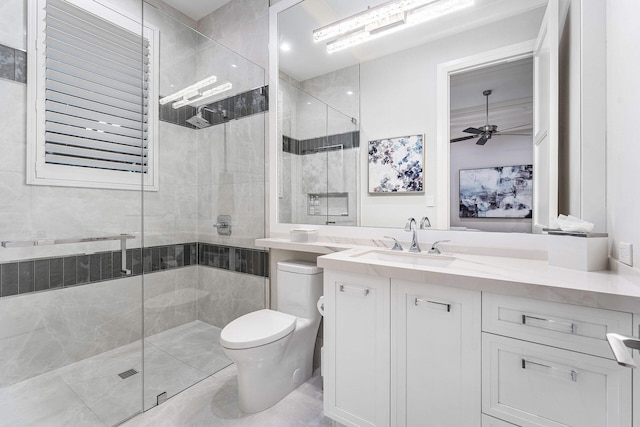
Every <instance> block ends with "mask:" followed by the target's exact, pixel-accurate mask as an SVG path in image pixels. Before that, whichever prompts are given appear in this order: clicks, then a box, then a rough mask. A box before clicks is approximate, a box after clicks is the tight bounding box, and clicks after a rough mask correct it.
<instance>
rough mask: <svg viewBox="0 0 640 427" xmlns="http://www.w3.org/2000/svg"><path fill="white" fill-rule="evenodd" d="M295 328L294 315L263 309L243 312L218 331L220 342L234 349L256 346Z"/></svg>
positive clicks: (279, 337)
mask: <svg viewBox="0 0 640 427" xmlns="http://www.w3.org/2000/svg"><path fill="white" fill-rule="evenodd" d="M295 328H296V317H295V316H291V315H290V314H286V313H281V312H279V311H274V310H269V309H263V310H258V311H254V312H252V313H249V314H245V315H244V316H241V317H239V318H237V319H236V320H234V321H232V322H231V323H229V324H228V325H227V326H225V327H224V328H223V329H222V332H221V333H220V343H221V344H222V346H223V347H225V348H229V349H236V350H239V349H243V348H251V347H258V346H261V345H265V344H269V343H272V342H274V341H277V340H279V339H281V338H283V337H285V336H287V335H288V334H290V333H291V332H292V331H293V330H294V329H295Z"/></svg>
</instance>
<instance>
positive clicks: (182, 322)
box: [139, 3, 268, 410]
mask: <svg viewBox="0 0 640 427" xmlns="http://www.w3.org/2000/svg"><path fill="white" fill-rule="evenodd" d="M143 7H144V9H143V12H144V23H145V25H148V26H150V27H153V28H155V29H156V30H157V33H158V40H159V52H158V67H159V74H158V75H157V76H156V78H157V83H158V86H159V95H158V98H157V99H154V100H153V102H157V107H158V118H159V121H158V133H157V135H158V139H157V143H158V148H159V164H160V170H159V173H160V176H159V178H160V180H159V188H158V191H153V192H151V191H149V192H145V194H144V235H145V245H144V246H145V247H144V250H143V252H142V253H141V254H140V259H139V261H140V265H141V268H142V269H143V271H144V272H145V276H144V345H145V368H144V409H145V410H147V409H149V408H151V407H153V406H155V405H158V404H161V403H162V402H164V401H165V400H166V399H168V398H170V397H171V396H174V395H175V394H177V393H179V392H180V391H182V390H184V389H186V388H188V387H190V386H191V385H193V384H195V383H196V382H198V381H201V380H202V379H204V378H206V377H208V376H210V375H211V374H213V373H215V372H217V371H219V370H220V369H223V368H225V367H227V366H229V365H230V364H231V360H230V359H229V358H227V357H226V355H225V354H224V352H223V350H222V348H221V346H220V344H219V335H220V331H221V329H222V328H223V327H224V326H225V325H226V324H227V323H228V322H230V321H231V320H233V319H234V318H236V317H238V316H240V315H242V314H245V313H246V312H249V311H253V310H256V309H259V308H264V306H265V276H266V275H267V273H268V261H267V255H266V253H265V252H264V251H262V250H258V249H257V248H255V246H254V241H255V239H256V238H260V237H264V188H265V185H264V183H265V166H264V144H265V137H264V132H265V130H264V129H265V119H264V116H265V111H266V106H267V102H266V101H267V99H266V86H265V74H264V70H263V69H262V68H261V67H259V66H257V65H255V64H253V63H251V62H250V61H248V60H247V59H245V58H243V57H242V56H240V55H238V54H236V53H235V52H233V51H231V50H229V49H227V48H225V47H224V46H222V45H220V44H218V43H216V42H215V41H213V40H211V39H210V38H208V37H206V36H205V35H203V34H201V33H199V32H197V31H195V30H194V29H193V28H191V27H189V26H187V25H185V24H184V23H182V22H180V21H178V20H176V19H174V18H173V17H171V16H168V15H167V14H166V13H164V12H163V11H161V10H159V9H157V8H156V7H154V6H153V5H150V4H148V3H144V6H143ZM205 21H206V20H205Z"/></svg>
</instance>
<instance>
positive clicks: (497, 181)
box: [449, 58, 533, 233]
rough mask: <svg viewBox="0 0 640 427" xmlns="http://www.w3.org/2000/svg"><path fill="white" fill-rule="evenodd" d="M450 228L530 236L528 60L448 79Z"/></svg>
mask: <svg viewBox="0 0 640 427" xmlns="http://www.w3.org/2000/svg"><path fill="white" fill-rule="evenodd" d="M449 90H450V96H449V105H450V116H449V126H450V131H449V135H450V138H451V140H450V141H451V145H450V151H449V153H450V154H449V172H450V186H451V193H450V208H449V211H450V227H451V228H452V229H471V230H482V231H503V232H523V233H528V232H531V229H532V221H531V217H532V210H531V205H532V198H533V188H532V184H533V180H532V176H531V171H532V165H533V136H532V129H533V60H532V58H525V59H521V60H518V61H512V62H506V63H501V64H497V65H493V66H488V67H484V68H480V69H476V70H472V71H467V72H462V73H458V74H455V75H452V76H451V78H450V83H449Z"/></svg>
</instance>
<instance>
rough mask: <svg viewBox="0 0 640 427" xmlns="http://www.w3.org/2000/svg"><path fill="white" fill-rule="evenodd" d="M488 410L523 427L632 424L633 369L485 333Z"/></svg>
mask: <svg viewBox="0 0 640 427" xmlns="http://www.w3.org/2000/svg"><path fill="white" fill-rule="evenodd" d="M482 335H483V336H482V340H483V341H482V351H483V355H482V363H483V369H482V374H483V379H482V387H483V390H482V411H483V412H484V413H486V414H488V415H491V416H494V417H497V418H500V419H503V420H505V421H508V422H512V423H514V424H517V425H519V426H523V427H533V426H540V427H542V426H544V427H556V426H557V427H561V426H576V427H577V426H579V427H604V426H606V427H614V426H615V427H625V426H627V427H628V426H630V425H631V372H630V371H629V370H628V369H626V368H623V367H621V366H618V364H617V363H616V362H614V361H613V360H609V359H604V358H601V357H596V356H590V355H587V354H582V353H577V352H573V351H568V350H562V349H559V348H553V347H548V346H545V345H540V344H535V343H530V342H526V341H520V340H516V339H513V338H506V337H501V336H497V335H493V334H488V333H483V334H482Z"/></svg>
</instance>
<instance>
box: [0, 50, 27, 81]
mask: <svg viewBox="0 0 640 427" xmlns="http://www.w3.org/2000/svg"><path fill="white" fill-rule="evenodd" d="M0 78H3V79H6V80H10V81H14V82H17V83H27V52H25V51H24V50H20V49H14V48H12V47H9V46H5V45H3V44H0Z"/></svg>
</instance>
